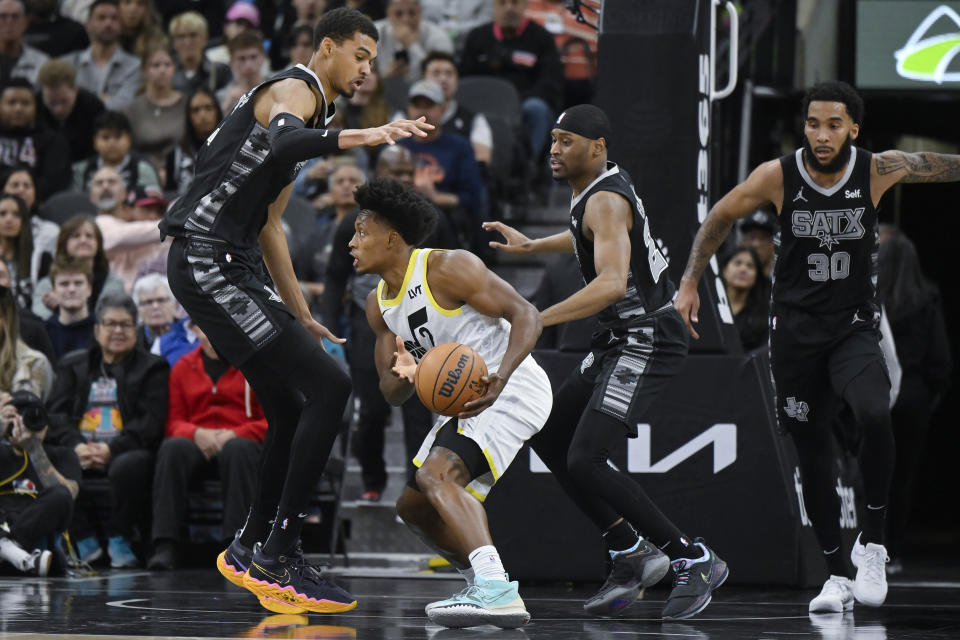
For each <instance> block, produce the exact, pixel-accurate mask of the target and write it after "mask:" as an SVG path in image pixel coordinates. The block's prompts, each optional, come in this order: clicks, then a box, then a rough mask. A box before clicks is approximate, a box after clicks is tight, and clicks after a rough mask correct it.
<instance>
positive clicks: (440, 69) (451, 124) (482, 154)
mask: <svg viewBox="0 0 960 640" xmlns="http://www.w3.org/2000/svg"><path fill="white" fill-rule="evenodd" d="M422 67H423V77H424V79H425V80H433V81H434V82H436V83H437V84H439V85H440V87H441V88H443V97H444V98H445V102H444V103H443V117H442V118H441V119H440V124H441V125H443V129H444V131H447V132H448V133H455V134H457V135H459V136H463V137H464V138H466V139H467V140H469V141H470V145H471V146H472V147H473V155H474V157H475V158H476V159H477V162H479V163H481V164H487V165H488V164H490V158H491V154H492V153H493V131H491V129H490V123H489V122H487V118H486V117H485V116H484V115H483V114H482V113H474V112H473V111H471V110H470V109H468V108H467V107H465V106H463V105H462V104H460V103H458V102H457V99H456V97H457V83H458V81H459V75H458V73H457V65H456V63H455V62H454V59H453V56H452V55H450V54H449V53H445V52H442V51H431V52H430V53H428V54H427V57H426V58H424V59H423V62H422Z"/></svg>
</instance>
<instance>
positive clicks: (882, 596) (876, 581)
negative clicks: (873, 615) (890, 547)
mask: <svg viewBox="0 0 960 640" xmlns="http://www.w3.org/2000/svg"><path fill="white" fill-rule="evenodd" d="M860 535H863V534H862V533H861V534H860ZM860 535H858V536H857V541H856V542H854V543H853V549H852V550H851V551H850V561H851V562H853V566H855V567H856V568H857V578H856V580H854V582H853V595H854V597H855V598H856V599H857V602H860V603H863V604H865V605H868V606H871V607H879V606H880V605H882V604H883V601H884V600H886V599H887V570H886V567H887V562H889V561H890V558H889V557H888V556H887V548H886V547H885V546H883V545H882V544H874V543H873V542H868V543H867V544H865V545H863V544H860Z"/></svg>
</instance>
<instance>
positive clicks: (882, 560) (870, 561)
mask: <svg viewBox="0 0 960 640" xmlns="http://www.w3.org/2000/svg"><path fill="white" fill-rule="evenodd" d="M863 559H864V561H865V565H866V566H864V567H863V569H864V571H866V573H867V579H868V580H870V581H871V582H875V583H877V584H880V583H881V582H883V574H884V572H885V571H886V564H887V563H888V562H890V558H888V557H887V556H886V554H885V553H884V552H883V551H882V550H881V549H873V550H871V551H867V552H866V554H865V555H864V557H863Z"/></svg>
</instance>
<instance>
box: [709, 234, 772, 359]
mask: <svg viewBox="0 0 960 640" xmlns="http://www.w3.org/2000/svg"><path fill="white" fill-rule="evenodd" d="M720 277H721V278H723V283H724V285H726V291H727V301H728V302H729V303H730V312H731V313H732V314H733V323H734V324H735V325H736V327H737V333H739V334H740V344H741V345H742V346H743V350H744V351H751V350H753V349H756V348H758V347H765V346H766V345H767V342H768V340H767V336H768V330H767V328H768V327H769V324H770V323H769V315H770V281H769V280H767V279H766V277H765V276H764V275H763V272H762V267H761V265H760V258H759V257H758V256H757V252H756V250H754V249H753V248H752V247H738V248H736V249H734V250H733V251H732V252H731V253H729V254H727V256H726V257H725V258H724V259H723V260H722V261H721V263H720Z"/></svg>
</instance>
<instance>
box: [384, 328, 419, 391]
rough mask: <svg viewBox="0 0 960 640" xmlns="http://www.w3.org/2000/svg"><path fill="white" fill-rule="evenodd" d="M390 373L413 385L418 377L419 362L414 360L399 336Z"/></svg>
mask: <svg viewBox="0 0 960 640" xmlns="http://www.w3.org/2000/svg"><path fill="white" fill-rule="evenodd" d="M390 371H391V372H392V373H393V375H395V376H397V377H398V378H400V379H401V380H406V381H407V382H409V383H410V384H413V381H414V379H415V376H416V375H417V361H416V360H414V359H413V356H412V355H410V352H409V351H407V348H406V347H405V346H404V344H403V338H401V337H400V336H397V350H396V351H394V352H393V360H392V361H391V362H390Z"/></svg>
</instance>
